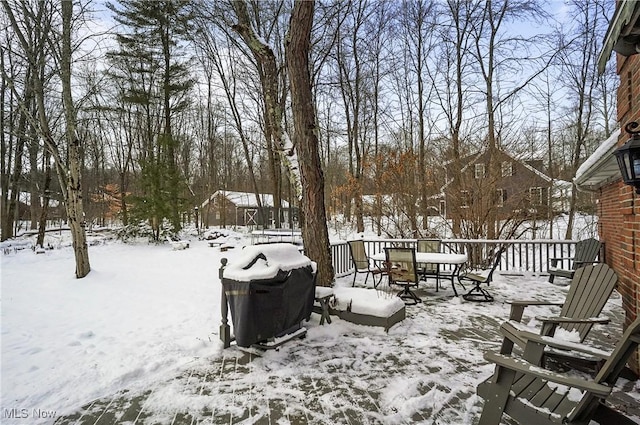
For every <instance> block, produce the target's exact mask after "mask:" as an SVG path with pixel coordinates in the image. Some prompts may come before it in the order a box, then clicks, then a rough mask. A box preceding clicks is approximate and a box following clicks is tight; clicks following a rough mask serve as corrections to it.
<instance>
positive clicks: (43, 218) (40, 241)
mask: <svg viewBox="0 0 640 425" xmlns="http://www.w3.org/2000/svg"><path fill="white" fill-rule="evenodd" d="M50 161H51V154H50V153H49V151H47V150H45V152H44V159H43V161H42V162H43V164H44V185H43V187H42V193H43V196H42V208H41V209H40V217H39V218H38V237H37V239H36V246H41V247H44V232H45V230H46V227H47V216H48V214H49V188H50V186H51V164H49V162H50ZM38 199H39V198H38ZM31 202H33V199H32V200H31Z"/></svg>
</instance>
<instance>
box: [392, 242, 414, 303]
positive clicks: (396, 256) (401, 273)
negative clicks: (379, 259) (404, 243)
mask: <svg viewBox="0 0 640 425" xmlns="http://www.w3.org/2000/svg"><path fill="white" fill-rule="evenodd" d="M384 251H385V256H386V259H387V261H386V267H387V272H388V273H389V286H391V285H398V286H401V287H402V288H403V289H402V291H400V292H399V293H398V296H399V297H400V298H402V300H403V301H404V303H405V304H407V305H415V304H417V303H420V302H422V300H421V299H420V298H419V297H418V296H417V295H416V294H415V292H413V291H412V290H411V288H417V287H418V282H419V281H420V278H419V276H418V270H417V267H416V251H415V250H414V249H413V248H385V249H384Z"/></svg>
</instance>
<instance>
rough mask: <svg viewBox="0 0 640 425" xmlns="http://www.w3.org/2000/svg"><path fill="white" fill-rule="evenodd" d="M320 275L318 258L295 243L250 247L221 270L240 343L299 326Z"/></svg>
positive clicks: (245, 344)
mask: <svg viewBox="0 0 640 425" xmlns="http://www.w3.org/2000/svg"><path fill="white" fill-rule="evenodd" d="M315 276H316V263H315V262H313V261H311V260H310V259H309V258H307V257H306V256H305V255H303V254H302V253H300V251H299V250H298V248H297V247H296V246H294V245H291V244H286V243H279V244H266V245H253V246H247V247H245V248H244V249H243V250H242V252H241V254H240V255H239V256H238V257H236V258H234V261H233V263H229V265H228V266H227V267H226V268H224V270H223V273H222V286H223V290H224V294H225V298H226V300H227V303H228V306H229V310H230V312H231V321H232V323H233V330H234V334H235V340H236V344H237V345H238V346H241V347H250V346H251V345H254V344H258V343H263V342H265V341H269V340H272V339H274V338H279V337H281V336H283V335H286V334H290V333H292V332H295V331H297V330H299V329H300V328H301V323H302V321H303V320H308V319H309V317H310V316H311V311H312V309H313V302H314V294H315ZM225 308H226V306H223V321H224V319H225V318H224V315H225V310H224V309H225Z"/></svg>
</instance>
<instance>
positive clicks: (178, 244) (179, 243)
mask: <svg viewBox="0 0 640 425" xmlns="http://www.w3.org/2000/svg"><path fill="white" fill-rule="evenodd" d="M167 242H169V243H170V244H171V247H172V248H173V249H174V250H178V249H187V248H189V241H186V240H182V239H178V238H172V237H170V236H167Z"/></svg>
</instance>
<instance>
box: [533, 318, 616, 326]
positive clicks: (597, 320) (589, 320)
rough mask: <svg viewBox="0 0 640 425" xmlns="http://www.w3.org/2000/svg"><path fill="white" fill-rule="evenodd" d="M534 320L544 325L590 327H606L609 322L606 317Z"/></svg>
mask: <svg viewBox="0 0 640 425" xmlns="http://www.w3.org/2000/svg"><path fill="white" fill-rule="evenodd" d="M536 320H538V321H540V322H545V323H555V324H560V323H578V324H585V325H588V324H592V325H606V324H607V323H609V322H611V319H609V318H607V317H588V318H586V319H576V318H573V317H562V316H557V317H554V316H536Z"/></svg>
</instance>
